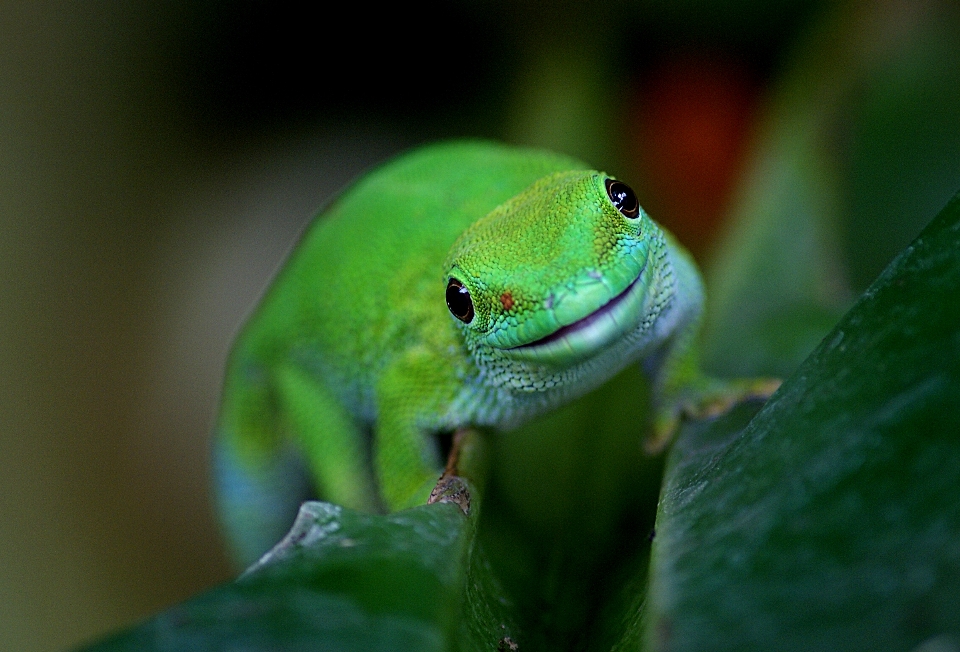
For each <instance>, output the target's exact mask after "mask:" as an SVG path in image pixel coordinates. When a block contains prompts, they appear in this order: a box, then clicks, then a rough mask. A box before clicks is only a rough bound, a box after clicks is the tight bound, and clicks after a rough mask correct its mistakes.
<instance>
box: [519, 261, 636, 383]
mask: <svg viewBox="0 0 960 652" xmlns="http://www.w3.org/2000/svg"><path fill="white" fill-rule="evenodd" d="M644 271H645V268H644V269H641V270H640V274H638V275H637V278H635V279H634V280H633V281H632V282H631V283H630V285H628V286H627V287H626V289H624V290H623V291H622V292H620V294H618V295H617V296H615V297H613V298H612V299H610V301H608V302H607V303H605V304H603V305H602V306H600V307H599V308H597V309H596V310H594V311H593V312H591V313H590V314H588V315H586V316H584V317H581V318H580V319H578V320H577V321H575V322H573V323H572V324H568V325H566V326H561V327H560V328H559V329H557V330H555V331H554V332H552V333H550V334H549V335H547V336H546V337H542V338H540V339H538V340H536V341H533V342H529V343H527V344H523V345H520V346H515V347H511V348H507V349H502V351H503V352H504V353H505V354H506V355H508V356H509V357H511V358H514V359H518V360H527V361H530V362H539V363H542V364H548V365H555V366H569V365H572V364H575V363H577V362H580V361H582V360H585V359H587V358H590V357H592V356H594V355H596V354H597V353H599V352H600V351H603V350H604V349H606V348H607V347H609V346H610V345H611V344H613V343H614V342H617V341H619V340H621V339H622V338H623V337H624V336H626V335H628V334H629V333H631V332H633V331H634V330H636V329H637V327H638V326H639V325H640V323H641V321H642V319H643V311H644V298H645V297H646V293H647V292H646V291H647V283H646V282H644Z"/></svg>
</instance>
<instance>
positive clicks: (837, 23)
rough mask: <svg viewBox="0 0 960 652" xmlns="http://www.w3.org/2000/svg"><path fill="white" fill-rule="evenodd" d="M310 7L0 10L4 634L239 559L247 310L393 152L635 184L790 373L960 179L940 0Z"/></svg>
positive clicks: (742, 366) (115, 602) (718, 315)
mask: <svg viewBox="0 0 960 652" xmlns="http://www.w3.org/2000/svg"><path fill="white" fill-rule="evenodd" d="M301 7H302V5H299V4H296V5H295V4H293V3H291V2H287V1H286V0H274V1H273V2H264V1H261V0H247V1H244V2H233V3H230V2H222V1H217V0H198V1H196V2H192V3H175V2H123V1H121V2H109V3H108V2H100V1H97V0H94V1H93V2H88V3H83V6H81V5H79V4H69V3H46V2H21V1H18V0H11V1H8V2H4V3H2V4H0V648H2V649H10V650H27V651H33V650H38V651H44V650H57V649H63V648H65V647H69V646H72V645H76V644H77V643H79V642H81V641H85V640H89V639H90V638H91V637H96V636H98V635H100V634H103V633H105V632H107V631H109V630H111V629H114V628H116V627H119V626H123V625H126V624H130V623H133V622H135V621H136V620H138V619H140V618H143V617H144V616H146V615H148V614H150V613H152V612H154V611H156V610H158V609H160V608H162V607H164V606H167V605H169V604H171V603H173V602H175V601H178V600H181V599H184V598H186V597H188V596H189V595H191V594H193V593H196V592H197V591H200V590H202V589H204V588H206V587H209V586H211V585H213V584H215V583H217V582H220V581H224V580H226V579H228V578H229V577H230V575H231V570H230V569H229V567H228V565H227V563H226V558H225V556H224V554H223V552H222V551H221V549H220V542H219V539H218V533H217V529H216V525H215V520H214V518H213V515H212V512H211V509H210V506H209V495H208V494H209V492H208V482H209V480H208V472H209V468H208V460H207V449H208V446H209V440H208V429H209V426H210V423H211V421H212V419H213V415H214V411H215V409H216V401H217V397H218V392H219V384H220V377H221V370H222V367H223V364H224V359H225V356H226V353H227V350H228V347H229V344H230V341H231V338H232V336H233V334H234V333H235V331H236V330H237V328H238V325H239V324H240V322H241V320H242V319H243V317H244V315H245V314H246V313H247V311H248V310H249V309H250V308H251V306H252V305H253V303H254V302H255V300H256V298H257V296H258V295H259V293H260V292H261V291H262V289H263V288H264V286H265V285H266V283H267V282H268V280H269V278H270V276H271V274H272V272H273V271H274V269H275V268H276V266H277V265H278V264H279V262H280V260H281V259H282V257H283V255H284V254H285V252H286V251H288V250H289V248H290V247H291V246H292V244H293V242H294V241H295V239H296V237H297V234H298V233H299V232H300V230H301V229H302V228H303V226H304V225H305V223H306V221H307V220H308V219H309V217H310V216H311V214H312V213H313V212H314V211H315V210H316V208H317V207H318V206H320V205H322V204H323V202H324V201H326V200H327V199H328V198H329V197H330V196H331V195H332V194H333V193H335V192H336V191H337V190H338V189H340V188H342V187H343V186H344V185H345V184H346V183H348V182H349V181H350V180H351V179H352V178H353V177H355V176H356V175H357V174H359V173H360V172H361V171H362V170H364V169H366V168H368V167H369V166H371V165H374V164H376V163H377V162H379V161H381V160H383V159H384V158H386V157H388V156H390V155H392V154H394V153H396V152H398V151H400V150H402V149H404V148H407V147H410V146H413V145H415V144H417V143H420V142H424V141H427V140H431V139H436V138H445V137H455V136H481V137H490V138H498V139H503V140H507V141H509V142H515V143H527V144H535V145H541V146H547V147H551V148H555V149H559V150H562V151H565V152H567V153H570V154H574V155H577V156H580V157H582V158H583V159H584V160H585V161H587V162H588V163H590V164H591V165H593V166H595V167H598V168H601V169H605V170H606V171H608V172H610V173H613V174H616V175H617V176H619V177H621V178H623V179H624V180H626V181H627V182H629V183H630V184H631V185H633V186H634V187H635V189H636V190H637V191H638V194H639V195H640V197H641V201H642V203H643V205H644V207H645V208H646V209H647V210H648V211H649V212H650V213H651V214H652V215H653V216H654V217H655V218H656V219H658V220H660V221H661V222H662V223H664V224H665V225H666V226H667V227H668V228H670V229H672V230H673V231H674V232H675V233H677V234H678V236H679V237H680V238H681V239H682V240H683V241H684V242H685V243H686V244H687V245H688V246H689V247H690V249H691V250H692V251H693V252H694V253H695V255H696V256H697V257H698V259H699V260H700V261H701V263H702V264H703V265H704V269H705V274H706V277H707V279H708V283H709V286H710V291H711V305H710V319H709V322H708V330H709V346H708V350H707V355H708V362H709V364H710V365H711V367H712V368H713V369H714V370H716V371H718V372H725V373H770V374H781V375H786V374H789V373H790V371H791V370H792V368H793V367H794V366H795V365H796V364H797V363H798V362H799V361H800V360H802V358H803V357H804V356H805V355H806V353H807V352H808V351H809V350H810V349H811V348H812V347H813V345H815V344H816V342H817V341H818V340H819V339H820V338H821V337H822V336H823V335H824V333H826V331H827V330H828V329H829V328H830V326H831V325H832V324H833V323H834V322H835V321H836V319H837V318H838V317H839V316H840V315H841V314H842V313H843V311H844V310H845V309H846V308H847V307H849V305H850V304H851V302H852V301H854V300H855V298H856V296H857V295H858V294H859V293H861V292H862V291H863V290H864V289H865V288H866V287H867V286H868V285H869V283H870V282H871V281H872V280H873V279H874V278H875V277H876V275H877V274H878V273H879V272H880V271H881V270H882V269H883V267H884V266H885V265H886V264H887V262H889V260H890V259H891V258H892V257H893V256H895V255H896V253H897V252H898V251H900V250H901V249H902V248H903V247H904V246H906V245H907V244H908V243H909V242H910V241H911V239H912V238H913V237H914V236H915V235H916V234H917V233H918V232H919V230H920V229H921V228H922V227H923V226H924V225H925V224H926V223H927V222H928V221H929V220H930V219H931V218H932V217H933V216H934V215H935V214H936V212H937V211H938V210H939V209H940V208H941V207H942V206H943V205H944V204H945V203H946V201H947V200H948V199H949V198H950V197H951V196H952V195H953V194H954V193H955V192H956V191H957V190H958V189H960V6H958V5H957V4H956V3H954V2H948V1H947V0H878V1H876V2H848V3H842V2H823V1H809V0H775V1H773V2H770V1H769V0H767V1H764V2H761V1H760V0H727V1H721V0H699V1H698V2H692V1H689V0H673V1H669V2H668V1H667V0H640V1H638V2H627V0H620V1H618V2H608V3H592V2H556V3H550V4H547V3H536V2H530V1H521V2H513V3H501V2H492V1H491V2H485V1H483V0H462V1H458V2H428V3H426V4H425V5H423V6H421V7H420V8H418V9H417V10H416V11H414V10H410V9H400V8H387V9H379V10H377V11H373V10H370V9H369V8H364V9H363V10H362V12H363V13H362V15H360V16H357V15H351V14H347V13H343V14H339V13H336V12H333V13H330V12H327V11H326V10H324V12H323V13H314V12H308V13H307V14H303V13H302V12H303V10H302V9H301ZM761 277H762V278H763V279H764V286H765V287H766V293H765V294H763V295H759V294H757V293H756V292H755V291H754V288H753V285H752V284H751V280H752V279H756V278H761ZM771 286H773V287H776V288H777V292H775V293H774V295H773V296H771V293H770V292H769V288H770V287H771ZM785 324H788V325H789V327H786V326H785ZM744 340H746V341H748V342H749V345H750V346H749V347H748V350H747V351H746V352H744V351H745V349H744V348H743V347H742V346H740V347H739V348H738V346H737V345H736V343H737V342H743V341H744Z"/></svg>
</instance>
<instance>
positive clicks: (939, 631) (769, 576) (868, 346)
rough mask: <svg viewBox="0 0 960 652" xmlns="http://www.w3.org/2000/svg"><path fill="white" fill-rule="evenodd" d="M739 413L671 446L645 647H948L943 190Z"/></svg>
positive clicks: (953, 498)
mask: <svg viewBox="0 0 960 652" xmlns="http://www.w3.org/2000/svg"><path fill="white" fill-rule="evenodd" d="M738 418H740V419H742V418H743V415H742V414H741V415H738V414H732V415H730V416H729V417H728V418H727V419H724V420H721V421H718V422H716V423H714V424H712V425H709V426H701V427H694V428H689V429H688V430H687V431H686V432H685V433H684V435H683V436H682V437H681V439H680V440H679V441H678V443H677V446H676V447H675V448H674V450H673V452H672V453H671V456H670V459H669V462H668V470H667V475H666V480H665V486H664V490H663V494H662V497H661V502H660V508H659V513H658V518H657V537H656V540H655V542H654V549H653V561H652V566H651V575H650V586H649V593H648V599H647V608H648V613H647V614H646V618H647V625H648V627H647V631H646V633H645V634H646V640H647V642H648V644H649V647H650V649H654V650H698V651H701V650H770V649H777V650H811V649H834V650H838V649H841V650H909V649H912V648H913V647H915V646H917V645H919V644H921V643H923V642H924V641H928V642H929V644H930V645H931V646H940V647H937V648H936V649H951V650H952V649H957V648H956V647H950V646H951V645H956V644H957V642H960V198H955V199H954V200H953V201H952V202H951V203H950V204H949V205H948V206H947V207H946V208H945V209H944V210H943V211H942V212H941V213H940V215H939V216H938V217H937V218H936V219H935V220H934V221H933V222H932V223H931V224H930V225H929V226H928V227H927V228H926V229H925V230H924V231H923V233H922V234H921V236H920V237H919V238H918V239H917V240H916V241H915V242H914V243H913V244H912V245H911V246H910V247H908V248H907V249H906V250H905V251H904V252H903V253H902V254H901V255H900V256H899V257H898V258H897V259H896V260H895V261H894V262H893V263H892V264H891V265H890V266H889V267H888V269H887V270H886V271H885V272H884V273H883V274H882V275H881V276H880V278H879V279H878V280H877V281H876V282H875V283H874V284H873V285H872V286H871V287H870V289H869V290H868V291H867V292H866V293H865V294H864V295H863V296H862V297H861V298H860V300H859V301H858V302H857V304H856V305H855V306H854V307H853V308H852V309H851V311H850V312H849V313H848V314H847V315H846V316H845V317H844V318H843V319H842V320H841V322H840V323H839V324H838V325H837V326H836V328H835V329H834V330H833V331H832V332H831V333H830V334H829V335H828V336H827V337H826V338H825V339H824V341H823V342H822V343H821V345H820V346H819V347H818V348H817V349H816V350H815V351H814V353H813V354H812V355H811V356H810V357H809V358H808V359H807V360H806V361H805V362H804V363H803V364H802V365H801V366H800V368H799V369H798V370H797V372H796V373H795V374H794V375H793V376H792V377H791V378H789V379H788V380H787V381H786V382H785V383H784V385H783V387H782V388H781V390H780V391H779V392H778V393H777V395H775V397H774V398H773V399H772V400H771V401H770V402H769V403H768V405H766V406H765V408H764V409H763V410H762V411H761V412H760V413H759V414H758V415H757V416H756V417H755V418H754V419H753V420H752V421H750V423H749V425H747V426H746V428H745V429H743V430H742V431H741V430H740V428H739V427H738V426H740V425H743V421H742V420H741V422H740V423H739V424H737V423H736V421H737V419H738ZM951 636H953V637H955V638H953V639H951V638H950V637H951ZM951 641H953V643H951Z"/></svg>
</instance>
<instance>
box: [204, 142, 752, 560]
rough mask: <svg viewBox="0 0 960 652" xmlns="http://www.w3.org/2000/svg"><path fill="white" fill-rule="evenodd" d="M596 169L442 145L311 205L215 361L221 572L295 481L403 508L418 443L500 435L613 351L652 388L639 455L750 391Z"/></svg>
mask: <svg viewBox="0 0 960 652" xmlns="http://www.w3.org/2000/svg"><path fill="white" fill-rule="evenodd" d="M608 179H609V177H608V176H607V175H605V174H603V173H600V172H596V171H592V170H589V169H588V168H587V167H586V166H584V165H583V164H581V163H579V162H578V161H575V160H573V159H570V158H567V157H564V156H560V155H556V154H552V153H549V152H544V151H538V150H530V149H520V148H512V147H506V146H502V145H496V144H491V143H483V142H454V143H443V144H438V145H433V146H429V147H425V148H422V149H419V150H415V151H413V152H410V153H408V154H405V155H403V156H400V157H399V158H396V159H394V160H393V161H391V162H389V163H387V164H386V165H384V166H382V167H380V168H378V169H376V170H374V171H373V172H371V173H369V174H368V175H366V176H365V177H363V178H362V179H360V180H359V181H358V182H357V183H355V184H354V185H353V186H352V187H351V188H349V189H348V190H347V191H346V192H345V193H344V194H343V195H342V196H341V197H340V198H339V199H337V200H336V201H335V202H334V203H333V204H332V205H330V206H329V207H328V208H327V209H326V210H324V211H322V213H321V218H322V219H317V220H316V221H315V222H314V223H313V224H312V226H311V227H310V228H309V229H308V231H307V232H306V233H305V235H304V236H303V239H302V240H301V242H300V243H299V245H298V246H297V248H296V250H295V251H294V252H293V254H292V255H291V257H290V259H289V261H288V262H287V263H286V265H285V267H284V268H283V269H282V271H281V272H280V274H279V275H278V276H277V278H276V280H275V281H274V283H273V285H272V287H271V289H270V290H269V292H268V294H267V295H266V297H265V298H264V300H263V301H262V302H261V304H260V306H259V308H258V309H257V311H256V313H255V314H254V315H253V317H252V318H251V319H250V321H249V322H248V323H247V325H246V326H245V328H244V329H243V331H242V333H241V335H240V337H239V338H238V340H237V342H236V344H235V346H234V348H233V351H232V353H231V357H230V362H229V365H228V369H227V376H226V381H225V387H224V394H223V403H222V407H221V411H220V415H219V418H218V422H217V444H216V451H215V453H216V455H215V470H216V475H217V482H218V494H219V500H220V508H221V513H222V515H223V519H224V524H225V526H226V529H227V534H228V538H229V539H230V540H231V543H232V545H233V546H234V552H235V554H236V556H237V558H238V559H239V560H240V561H241V562H243V563H248V562H249V561H252V560H253V559H255V558H256V556H257V555H259V554H261V553H262V552H264V551H265V550H266V549H267V548H269V546H270V545H271V544H272V543H273V542H275V541H276V540H277V539H278V538H279V537H280V536H282V535H283V534H284V532H285V531H286V529H287V528H288V527H289V525H290V523H291V521H292V518H293V514H294V513H295V510H296V508H297V506H298V504H299V501H300V500H301V499H303V498H305V497H306V495H307V493H308V492H309V491H310V489H311V487H312V488H313V489H315V491H316V492H317V493H319V494H320V496H322V497H323V498H324V499H326V500H329V501H332V502H336V503H340V504H343V505H347V506H350V507H355V508H360V509H368V510H376V509H382V508H387V509H389V510H396V509H401V508H404V507H407V506H411V505H415V504H418V503H423V502H425V501H426V500H427V497H428V496H429V494H430V490H431V489H432V488H433V486H434V484H435V483H436V481H437V478H438V476H439V474H440V471H441V470H442V464H441V461H440V460H439V458H438V455H437V452H436V450H435V444H434V442H433V439H432V438H431V437H430V435H431V434H433V433H436V432H440V431H450V430H454V429H457V428H461V427H467V426H485V427H492V428H495V429H504V428H509V427H512V426H516V425H518V424H520V423H522V422H523V421H525V420H526V419H529V418H531V417H533V416H535V415H537V414H540V413H543V412H545V411H547V410H550V409H552V408H554V407H557V406H559V405H562V404H563V403H565V402H567V401H569V400H571V399H573V398H576V397H577V396H580V395H582V394H584V393H585V392H587V391H589V390H591V389H593V388H594V387H596V386H598V385H599V384H601V383H603V382H604V381H605V380H607V379H609V378H610V377H611V376H613V375H614V374H616V373H617V372H619V371H620V370H621V369H623V368H624V367H625V366H626V365H628V364H631V363H635V362H638V361H639V362H641V363H642V364H643V366H644V369H645V371H646V372H647V373H648V374H650V375H651V377H652V378H653V379H654V383H653V384H654V391H655V401H656V402H655V405H656V410H657V414H656V416H655V436H654V438H653V439H652V440H650V441H649V442H648V446H649V447H650V448H652V449H657V448H660V447H662V446H663V445H664V444H665V443H666V442H667V441H668V440H669V437H670V435H671V433H672V432H673V430H674V429H675V427H676V424H677V422H678V420H679V418H680V415H681V412H683V411H686V412H691V413H698V412H710V411H711V410H715V409H716V406H717V405H720V404H723V405H726V404H729V403H732V402H733V400H735V398H737V397H739V396H742V395H748V394H751V393H752V394H756V393H758V392H756V391H753V390H754V389H755V387H754V386H752V385H745V386H743V387H738V388H737V389H736V390H735V391H734V392H731V391H729V390H728V389H727V387H728V386H727V385H720V384H716V383H715V382H714V381H709V380H706V379H704V378H703V376H701V375H700V373H699V370H698V367H697V361H696V347H695V346H694V343H695V342H694V341H695V338H696V332H697V330H698V324H699V319H700V313H701V310H702V305H703V292H702V286H701V282H700V277H699V274H698V272H697V270H696V268H695V266H694V264H693V262H692V260H691V259H690V257H689V255H688V254H687V253H686V252H685V251H684V250H683V248H682V247H680V245H678V244H677V243H676V242H675V241H674V240H673V239H672V238H671V236H669V235H668V234H666V233H665V232H664V231H663V230H662V229H661V228H660V227H659V226H657V224H656V223H654V222H653V221H652V220H651V219H650V218H649V217H648V216H647V215H646V213H644V211H643V210H642V209H640V208H639V206H637V207H636V209H635V211H634V213H635V214H629V213H630V211H629V210H627V212H626V213H624V212H621V210H618V208H617V207H616V206H615V205H614V203H613V201H612V200H611V196H610V194H609V193H608V190H607V185H608ZM623 188H626V187H625V186H623V185H622V184H620V185H619V186H614V189H615V190H616V191H619V192H621V193H622V192H623ZM627 192H629V189H627ZM623 201H625V202H626V204H630V202H631V201H633V202H635V198H632V193H631V196H628V197H627V198H626V200H622V199H621V204H622V203H623ZM621 208H624V206H623V205H622V206H621ZM625 208H626V209H629V208H631V206H630V205H627V206H625ZM451 287H452V289H451ZM451 292H452V293H453V294H452V295H451ZM451 296H452V303H451ZM448 304H449V307H448ZM468 308H469V310H468ZM455 311H456V312H459V313H460V314H459V317H460V318H456V317H454V315H453V314H452V312H455ZM467 312H470V313H472V314H469V315H467V314H465V313H467ZM466 317H469V318H466ZM561 329H562V330H561ZM731 397H733V399H731ZM371 432H372V441H370V439H369V435H368V433H371ZM371 462H372V463H371Z"/></svg>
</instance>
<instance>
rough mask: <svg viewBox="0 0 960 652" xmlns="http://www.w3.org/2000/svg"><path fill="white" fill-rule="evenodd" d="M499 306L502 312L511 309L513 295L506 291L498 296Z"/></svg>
mask: <svg viewBox="0 0 960 652" xmlns="http://www.w3.org/2000/svg"><path fill="white" fill-rule="evenodd" d="M500 304H501V305H502V306H503V309H504V310H510V308H513V295H512V294H510V290H507V291H506V292H504V293H503V294H501V295H500Z"/></svg>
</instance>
